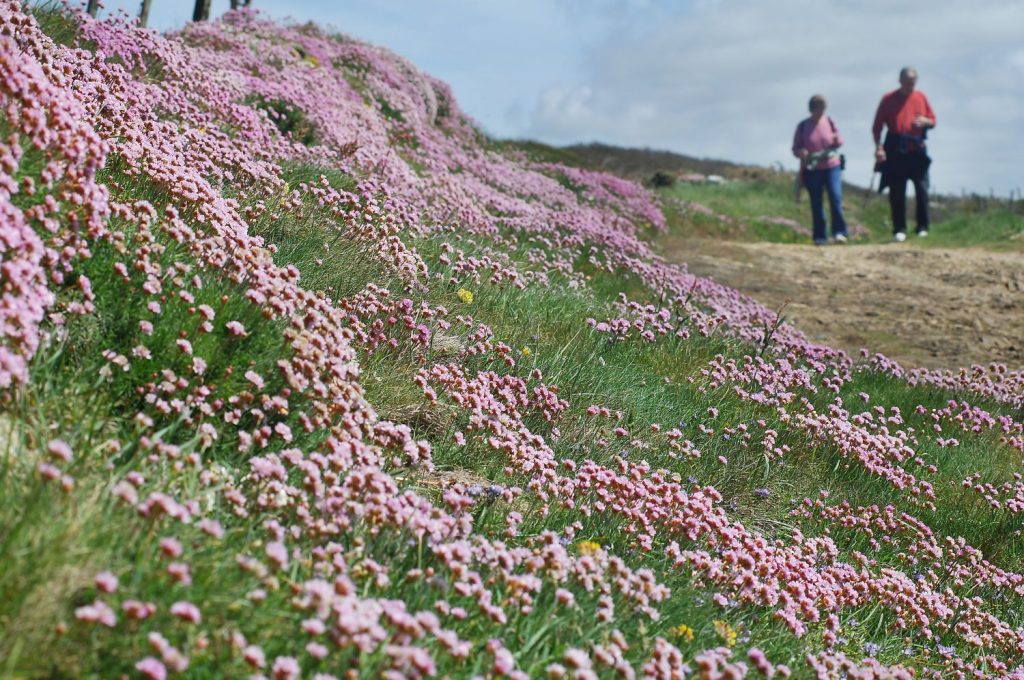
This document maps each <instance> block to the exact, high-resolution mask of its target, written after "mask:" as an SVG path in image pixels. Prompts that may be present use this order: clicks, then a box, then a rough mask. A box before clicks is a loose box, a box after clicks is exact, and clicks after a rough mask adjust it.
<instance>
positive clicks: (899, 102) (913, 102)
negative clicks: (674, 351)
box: [871, 90, 935, 143]
mask: <svg viewBox="0 0 1024 680" xmlns="http://www.w3.org/2000/svg"><path fill="white" fill-rule="evenodd" d="M918 116H928V117H929V118H931V119H932V127H935V112H934V111H932V105H931V104H929V103H928V98H927V97H925V96H924V93H923V92H920V91H919V90H914V91H913V92H911V93H910V94H909V95H905V94H903V93H902V92H900V91H899V90H893V91H892V92H887V93H886V94H885V96H883V97H882V101H881V102H879V104H878V111H877V112H876V113H875V124H874V126H872V128H871V132H873V133H874V135H875V143H877V142H878V140H879V139H881V138H882V126H883V125H884V126H885V127H887V128H888V129H889V130H890V131H892V132H895V133H897V134H901V135H919V134H921V128H918V127H914V119H915V118H916V117H918Z"/></svg>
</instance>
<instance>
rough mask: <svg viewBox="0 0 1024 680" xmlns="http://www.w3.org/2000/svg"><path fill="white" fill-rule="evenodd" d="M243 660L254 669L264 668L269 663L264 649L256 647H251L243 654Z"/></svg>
mask: <svg viewBox="0 0 1024 680" xmlns="http://www.w3.org/2000/svg"><path fill="white" fill-rule="evenodd" d="M242 658H243V659H245V662H246V663H247V664H249V665H250V666H252V667H253V668H263V666H264V665H266V663H267V659H266V656H265V655H264V654H263V649H261V648H260V647H257V646H256V645H249V646H248V647H246V648H245V650H244V651H243V652H242Z"/></svg>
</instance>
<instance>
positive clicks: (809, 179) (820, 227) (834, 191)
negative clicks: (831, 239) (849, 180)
mask: <svg viewBox="0 0 1024 680" xmlns="http://www.w3.org/2000/svg"><path fill="white" fill-rule="evenodd" d="M804 184H805V185H806V186H807V194H808V195H809V196H810V197H811V218H812V219H813V220H814V242H815V243H827V242H828V236H827V232H826V231H825V206H824V204H823V202H822V200H821V199H822V190H823V189H827V190H828V204H829V207H830V208H831V209H832V235H833V236H839V235H840V234H841V235H843V236H848V234H847V232H846V218H845V217H843V171H842V170H841V169H840V168H838V167H835V168H829V169H827V170H808V171H806V172H805V173H804Z"/></svg>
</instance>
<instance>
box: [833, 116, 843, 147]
mask: <svg viewBox="0 0 1024 680" xmlns="http://www.w3.org/2000/svg"><path fill="white" fill-rule="evenodd" d="M842 145H843V135H842V134H840V132H839V126H838V125H836V123H835V121H832V148H833V149H838V148H839V147H841V146H842Z"/></svg>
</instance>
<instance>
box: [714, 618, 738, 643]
mask: <svg viewBox="0 0 1024 680" xmlns="http://www.w3.org/2000/svg"><path fill="white" fill-rule="evenodd" d="M715 632H716V633H718V637H720V638H722V641H723V642H725V646H726V647H733V646H734V645H735V644H736V629H735V628H733V627H732V626H731V625H729V622H728V621H723V620H721V619H718V620H716V621H715Z"/></svg>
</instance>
